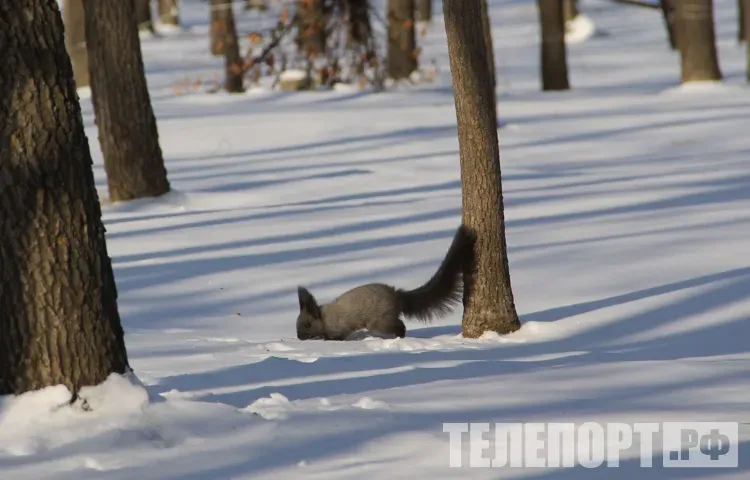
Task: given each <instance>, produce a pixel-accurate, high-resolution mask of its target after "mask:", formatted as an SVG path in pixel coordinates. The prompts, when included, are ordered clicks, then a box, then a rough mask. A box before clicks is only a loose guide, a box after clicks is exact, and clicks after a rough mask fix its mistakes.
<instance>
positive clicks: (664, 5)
mask: <svg viewBox="0 0 750 480" xmlns="http://www.w3.org/2000/svg"><path fill="white" fill-rule="evenodd" d="M659 7H660V8H661V12H662V16H663V18H664V28H666V30H667V39H668V40H669V48H671V49H672V50H677V34H676V27H675V12H674V0H661V1H660V2H659Z"/></svg>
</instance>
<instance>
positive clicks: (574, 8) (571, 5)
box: [563, 0, 578, 22]
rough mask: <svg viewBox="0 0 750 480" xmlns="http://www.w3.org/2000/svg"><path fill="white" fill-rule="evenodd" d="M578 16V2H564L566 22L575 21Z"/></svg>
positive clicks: (573, 0) (574, 0)
mask: <svg viewBox="0 0 750 480" xmlns="http://www.w3.org/2000/svg"><path fill="white" fill-rule="evenodd" d="M577 16H578V0H564V2H563V17H564V18H565V21H566V22H570V21H571V20H574V19H575V18H576V17H577Z"/></svg>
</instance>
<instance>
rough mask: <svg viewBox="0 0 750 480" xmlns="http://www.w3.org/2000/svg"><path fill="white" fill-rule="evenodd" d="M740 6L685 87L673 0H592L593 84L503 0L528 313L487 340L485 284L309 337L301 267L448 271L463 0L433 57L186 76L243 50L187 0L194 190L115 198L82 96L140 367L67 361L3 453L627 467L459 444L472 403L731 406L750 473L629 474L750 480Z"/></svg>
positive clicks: (613, 408) (525, 409)
mask: <svg viewBox="0 0 750 480" xmlns="http://www.w3.org/2000/svg"><path fill="white" fill-rule="evenodd" d="M381 3H382V2H381ZM714 3H715V9H716V10H715V13H716V25H717V36H718V41H717V45H718V50H719V55H720V63H721V68H722V71H723V72H724V74H725V76H726V78H725V80H724V81H723V82H721V83H720V84H695V85H686V86H680V85H679V59H678V57H677V54H676V53H675V52H672V51H670V50H669V48H668V45H667V40H666V34H665V32H664V28H663V25H662V19H661V15H660V12H659V11H658V10H650V9H644V8H637V7H632V6H626V5H622V4H616V3H614V2H610V1H606V0H585V1H581V2H580V8H581V13H582V15H584V16H585V17H583V18H585V19H588V20H589V21H590V22H591V24H586V25H588V26H587V27H586V28H589V33H592V31H591V30H590V29H591V28H594V29H595V31H596V32H597V33H596V34H593V35H589V36H588V37H587V38H585V41H581V42H580V43H571V44H570V45H569V46H568V61H569V68H570V78H571V84H572V87H573V89H572V90H571V91H569V92H555V93H542V92H540V91H539V88H540V82H539V78H538V61H539V56H538V30H537V28H538V27H537V23H536V22H537V12H536V7H535V2H533V1H530V0H528V1H513V0H490V1H489V5H490V13H491V16H492V21H493V36H494V47H495V53H496V56H495V58H496V61H497V65H498V68H497V71H498V85H499V88H498V102H499V103H498V111H499V114H500V117H501V118H500V122H501V123H502V124H503V125H504V126H503V128H501V129H500V130H499V136H500V155H501V164H502V169H503V190H504V200H505V206H506V211H505V215H506V222H507V232H506V233H507V240H508V246H509V256H510V267H511V276H512V281H513V290H514V294H515V301H516V305H517V308H518V312H519V315H520V317H521V321H522V324H523V327H522V329H521V330H519V331H518V332H515V333H513V334H511V335H507V336H499V335H496V334H487V335H485V336H484V337H482V338H480V339H465V338H463V337H462V336H461V335H460V321H461V311H460V308H459V309H458V310H457V311H456V312H454V313H453V314H452V315H450V316H449V317H447V318H445V319H444V320H441V321H439V322H436V323H435V324H432V325H427V326H422V325H420V324H417V323H407V329H408V333H407V338H404V339H384V338H375V337H368V338H364V339H361V340H359V341H353V342H321V341H307V342H300V341H298V340H297V339H296V336H295V331H294V320H295V318H296V314H297V309H298V307H297V298H296V287H297V285H298V284H303V285H305V286H307V287H308V288H310V289H311V291H312V292H314V293H315V295H316V296H317V297H318V298H319V299H320V300H321V301H327V300H329V299H331V298H333V297H334V296H336V295H338V294H340V293H342V292H343V291H344V290H346V289H348V288H351V287H353V286H355V285H358V284H362V283H367V282H374V281H383V282H388V283H392V284H396V285H398V286H402V287H410V286H416V285H419V284H420V283H421V282H423V281H424V280H426V279H427V278H429V276H430V275H431V274H432V273H433V271H434V269H435V268H436V267H437V265H438V263H439V261H440V260H441V259H442V256H443V254H444V253H445V249H446V248H447V246H448V244H449V242H450V239H451V236H452V233H453V232H454V230H455V228H456V226H457V225H458V222H459V221H460V207H461V196H460V182H459V163H458V144H457V139H456V125H455V111H454V104H453V97H452V92H451V88H450V73H449V68H448V61H447V48H446V45H445V38H444V27H443V23H442V16H441V15H440V11H441V10H440V9H441V7H440V4H439V2H436V4H435V6H434V8H435V13H436V15H435V17H434V19H433V22H432V24H431V26H430V29H429V30H428V33H427V35H426V36H425V37H420V38H419V40H420V42H421V46H422V47H423V49H424V51H423V53H422V57H421V58H422V59H423V64H424V65H427V63H428V62H430V61H433V60H434V61H435V62H436V64H437V66H438V68H439V72H438V75H437V78H436V80H435V82H433V83H430V82H423V83H421V84H419V85H406V86H405V85H399V86H398V87H397V88H394V89H393V90H392V91H388V92H383V93H372V92H370V91H359V90H355V89H352V88H341V89H340V90H337V91H333V92H279V91H270V90H268V88H267V85H266V86H263V85H262V86H261V87H260V88H256V89H253V90H252V91H250V92H248V93H247V94H246V95H229V94H224V93H217V94H208V93H202V92H200V91H199V90H189V91H188V90H184V89H183V90H182V91H181V93H180V94H177V93H176V92H175V88H174V86H175V85H176V84H178V83H180V82H183V81H184V80H185V79H188V80H190V81H194V80H196V79H199V78H202V79H206V78H214V77H215V76H216V75H217V74H219V75H220V74H221V72H222V71H223V60H222V59H221V58H217V57H212V56H211V55H210V54H209V53H208V40H207V38H208V37H207V29H208V26H207V18H208V13H207V8H208V7H207V6H206V4H205V2H202V1H197V0H192V1H191V0H183V2H182V5H183V10H182V11H181V19H182V21H184V22H185V23H186V25H185V28H182V29H179V30H173V31H171V32H169V35H162V36H157V37H153V36H144V38H143V39H142V45H143V52H144V57H145V58H144V61H145V65H146V69H147V72H148V82H149V88H150V90H151V95H152V102H153V106H154V110H155V112H156V116H157V120H158V127H159V135H160V141H161V147H162V149H163V151H164V155H165V158H166V165H167V169H168V172H169V179H170V181H171V183H172V186H173V188H174V191H173V192H172V193H170V194H168V195H166V196H165V197H163V198H160V199H149V200H139V201H135V202H129V203H124V204H111V203H109V202H108V201H106V200H105V199H106V196H107V191H106V178H105V175H104V170H103V165H102V158H101V153H100V150H99V144H98V142H97V133H96V125H95V123H94V117H93V110H92V107H91V103H90V99H89V98H88V96H87V95H85V92H81V102H82V108H83V115H84V121H85V123H86V128H87V134H88V136H89V139H90V142H91V151H92V155H93V156H94V164H95V165H94V168H95V177H96V180H97V185H98V188H99V191H100V197H101V198H102V199H103V201H102V203H103V211H104V220H105V224H106V227H107V240H108V249H109V252H110V254H111V256H112V259H113V264H114V269H115V276H116V280H117V285H118V293H119V306H120V311H121V315H122V320H123V324H124V327H125V331H126V343H127V348H128V354H129V357H130V361H131V364H132V366H133V368H134V375H133V376H130V377H120V376H116V375H113V376H112V377H110V378H109V379H108V380H107V382H105V383H104V384H102V385H99V386H96V387H91V388H89V389H87V390H86V391H84V392H82V397H83V398H86V401H87V405H88V410H84V409H83V408H82V407H81V405H78V404H76V405H73V406H68V405H66V401H67V399H68V397H69V392H67V390H66V389H65V388H64V387H62V386H57V387H50V388H47V389H44V390H41V391H37V392H29V393H27V394H25V395H23V396H20V397H17V398H15V397H6V398H2V399H0V477H2V478H13V479H26V478H28V479H39V478H45V479H59V480H66V479H74V478H76V479H78V478H82V477H83V478H96V479H131V478H139V479H144V480H146V479H159V480H166V479H176V478H180V479H188V480H192V479H195V480H197V479H201V480H213V479H228V478H231V479H240V478H242V479H248V478H253V479H256V478H268V479H272V478H290V479H294V478H321V479H323V478H325V479H344V478H346V479H349V478H372V479H380V478H389V479H390V478H394V477H395V478H434V479H442V478H467V477H468V478H480V479H481V478H515V477H534V478H545V479H546V478H550V479H567V478H571V479H572V478H575V479H578V478H602V472H601V470H600V469H593V470H592V471H588V470H586V469H581V468H575V469H510V470H507V469H475V468H472V469H469V468H468V467H467V468H464V469H460V470H457V469H450V468H448V463H447V462H448V460H447V458H448V452H449V443H448V436H447V434H445V433H443V429H442V423H443V422H464V421H466V422H469V421H473V422H534V421H548V422H565V421H569V422H575V423H577V424H581V423H583V422H586V421H601V422H608V421H609V422H626V423H627V422H647V421H658V422H662V421H695V420H702V421H739V422H743V424H742V425H741V429H740V434H741V439H742V443H741V446H740V464H741V466H742V468H741V469H739V470H738V469H716V470H702V469H696V470H690V471H687V470H683V469H662V468H652V469H641V468H638V459H637V456H634V455H637V448H636V450H634V452H635V453H633V452H630V453H629V454H628V455H624V456H623V460H622V466H621V467H620V468H617V469H612V468H610V469H607V471H606V473H605V474H604V475H605V476H606V478H623V479H625V478H627V479H630V478H646V479H650V478H659V479H663V478H690V479H694V478H711V479H732V480H735V479H743V478H747V473H748V472H747V468H748V466H750V464H748V460H747V459H748V453H750V450H749V448H750V447H748V445H750V431H749V430H748V428H746V427H747V424H748V401H747V399H748V396H749V394H750V350H749V349H748V340H747V339H748V330H749V328H750V327H749V326H748V319H749V318H750V298H748V295H747V292H748V291H750V259H749V258H748V255H747V239H748V237H749V236H750V203H749V202H748V200H749V199H750V173H749V171H748V152H750V137H748V135H747V133H746V132H747V131H748V127H750V115H748V111H750V95H748V88H747V87H746V85H745V83H744V68H745V66H744V61H745V52H744V49H743V48H742V47H741V46H738V45H737V43H736V40H735V39H734V36H735V28H736V2H734V1H733V0H717V1H716V2H714ZM380 7H382V4H381V5H380ZM236 13H237V18H238V21H239V27H240V31H241V32H248V31H251V30H252V29H254V28H257V27H258V24H259V22H262V21H264V20H263V18H264V17H263V16H261V15H256V14H252V15H245V14H243V13H242V12H241V10H239V9H238V10H237V12H236ZM586 25H584V26H586ZM157 27H158V28H161V27H160V26H158V25H157ZM601 32H606V34H600V33H601ZM587 35H588V34H587ZM243 41H246V40H244V39H243ZM464 453H465V458H466V455H468V452H464ZM654 463H655V465H657V466H658V465H659V464H660V460H656V461H655V462H654Z"/></svg>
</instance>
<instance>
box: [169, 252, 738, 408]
mask: <svg viewBox="0 0 750 480" xmlns="http://www.w3.org/2000/svg"><path fill="white" fill-rule="evenodd" d="M712 284H718V285H716V286H713V287H712V288H709V289H706V290H702V291H701V292H700V293H698V294H696V295H693V296H690V297H687V298H686V299H682V300H680V301H677V302H674V303H670V304H667V305H665V306H659V307H656V308H653V309H651V310H648V311H646V312H642V313H637V314H634V315H630V316H628V317H625V318H621V319H619V320H618V321H617V322H615V323H611V324H601V325H599V326H597V327H593V328H591V329H589V330H587V331H585V332H584V333H582V334H579V335H575V336H572V337H565V338H562V339H557V340H552V341H542V342H536V343H528V344H517V343H510V344H502V345H500V346H498V347H494V348H483V349H479V350H473V349H472V350H467V349H460V350H452V351H425V352H419V353H417V354H415V353H410V352H406V353H401V352H393V351H389V352H388V355H382V354H378V353H372V354H363V355H358V356H353V357H347V358H337V357H323V358H320V359H318V360H317V361H316V362H313V363H300V362H297V361H294V360H287V359H283V358H275V357H272V358H268V359H266V360H263V361H261V362H259V363H254V364H250V365H238V366H235V367H230V368H226V369H221V370H214V371H209V372H205V373H196V374H187V375H178V376H174V377H167V378H164V379H162V381H161V382H160V385H159V386H157V387H154V388H155V389H157V390H159V391H163V390H170V389H172V388H174V389H177V390H183V389H186V390H188V391H189V390H191V389H195V388H199V389H205V388H223V387H241V386H243V385H255V387H250V388H247V389H244V390H242V389H240V390H239V391H237V392H232V393H226V394H218V395H207V396H206V397H205V398H204V399H205V400H209V401H216V402H220V403H229V404H233V405H237V406H244V405H247V404H248V403H251V402H252V401H253V400H255V399H257V398H260V397H263V396H265V395H268V394H270V393H272V392H280V393H282V394H284V395H286V396H288V397H289V398H292V399H297V398H315V397H319V396H330V395H336V394H356V393H363V392H367V391H372V390H376V389H387V388H396V387H400V386H413V385H418V384H425V383H430V382H435V381H440V380H447V379H460V378H464V377H465V376H468V377H476V376H477V375H479V374H480V373H482V372H483V373H482V374H483V375H498V374H503V373H514V374H515V373H519V372H524V371H535V370H540V369H550V368H560V367H570V366H576V365H579V366H580V365H591V364H598V363H604V362H625V361H645V360H677V359H681V358H685V357H708V356H714V355H725V354H730V353H746V352H748V351H750V347H749V346H748V345H747V343H746V342H745V340H744V339H745V338H746V335H747V331H748V328H749V327H750V324H749V323H748V320H749V318H748V317H747V316H741V317H735V318H733V319H732V320H731V321H728V322H725V323H722V324H718V325H709V326H706V327H702V328H697V329H693V330H689V331H686V332H682V333H677V334H671V335H668V336H665V337H662V338H658V337H654V338H652V339H651V340H648V341H633V340H628V336H630V335H635V334H643V333H645V332H648V331H649V330H656V329H659V328H665V327H667V326H669V325H670V324H672V323H674V322H677V321H680V320H682V319H684V318H685V317H686V316H690V315H692V314H694V313H708V312H710V311H711V310H713V309H715V308H718V307H721V306H729V305H732V304H734V303H736V302H739V301H743V300H745V299H746V292H747V291H748V290H750V267H744V268H739V269H736V270H731V271H727V272H721V273H717V274H712V275H706V276H703V277H698V278H695V279H691V280H688V281H684V282H677V283H674V284H668V285H664V286H661V287H655V288H650V289H645V290H643V291H638V292H633V293H631V294H628V295H621V296H616V297H612V298H609V299H603V300H601V301H598V302H586V303H583V304H579V305H575V306H569V307H564V308H561V309H557V310H556V311H553V312H542V313H541V315H539V314H537V316H541V317H542V318H544V319H546V321H557V320H561V319H562V318H566V317H570V316H575V315H582V314H584V313H590V312H594V311H596V310H599V309H602V308H606V307H612V306H616V305H622V304H625V303H629V302H633V301H638V300H641V299H645V298H649V297H653V296H658V295H664V294H668V293H673V292H677V291H680V290H684V289H688V288H695V287H700V286H711V285H712ZM534 316H535V314H530V315H529V316H528V317H531V318H534ZM523 321H524V323H525V322H526V321H528V318H527V317H524V318H523ZM602 338H603V339H611V341H610V343H611V345H606V344H604V345H603V344H602V341H601V339H602ZM580 351H583V352H585V353H582V354H578V355H574V356H570V355H568V354H569V353H570V352H580ZM534 355H553V356H554V355H559V356H558V357H557V358H552V359H550V360H542V361H536V362H518V361H515V360H514V359H515V358H516V357H517V356H526V357H528V356H534ZM432 361H441V362H444V361H461V362H464V363H462V364H460V365H458V366H451V367H433V368H428V369H419V368H417V369H416V370H414V369H412V370H407V371H403V368H404V367H409V366H411V367H415V368H416V366H415V365H414V364H415V362H418V363H420V364H423V363H429V362H432ZM392 369H396V370H399V371H394V372H388V370H392ZM371 370H379V371H380V372H381V373H378V374H375V375H371V376H367V377H359V378H344V379H342V378H336V379H330V380H319V381H315V382H306V383H300V384H291V385H286V386H274V387H263V386H262V385H263V383H265V382H279V381H281V380H285V379H294V378H310V377H312V376H316V375H323V376H325V375H342V374H347V373H353V372H365V371H371ZM748 376H750V374H748ZM468 377H467V378H468ZM162 389H163V390H162Z"/></svg>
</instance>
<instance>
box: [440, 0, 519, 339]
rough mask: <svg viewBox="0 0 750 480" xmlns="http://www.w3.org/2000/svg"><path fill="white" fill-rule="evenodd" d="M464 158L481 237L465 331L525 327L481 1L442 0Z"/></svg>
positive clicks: (469, 281) (468, 214) (469, 203)
mask: <svg viewBox="0 0 750 480" xmlns="http://www.w3.org/2000/svg"><path fill="white" fill-rule="evenodd" d="M443 13H444V16H445V30H446V34H447V37H448V53H449V57H450V69H451V76H452V78H453V92H454V95H455V105H456V117H457V120H458V144H459V155H460V158H461V189H462V195H463V198H462V200H463V223H464V225H466V226H467V227H468V228H469V230H470V231H472V232H473V233H474V235H475V237H476V242H475V246H474V258H473V261H471V262H469V263H470V264H469V265H467V268H466V270H465V271H464V316H463V322H462V330H463V334H464V336H466V337H469V338H477V337H479V336H481V335H482V334H483V333H484V332H487V331H492V332H498V333H500V334H505V333H510V332H513V331H515V330H518V329H519V328H520V323H519V321H518V315H517V313H516V308H515V305H514V301H513V292H512V289H511V284H510V272H509V268H508V255H507V249H506V245H505V220H504V213H503V193H502V185H501V177H500V155H499V151H498V144H497V143H498V141H497V123H496V119H495V109H494V108H492V105H493V104H492V101H493V98H494V95H493V92H492V84H491V81H490V75H489V70H490V68H489V65H488V64H487V51H486V48H485V40H484V35H483V34H482V31H481V29H478V28H476V26H477V25H480V24H481V21H482V18H481V16H482V6H481V2H480V1H479V0H443Z"/></svg>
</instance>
